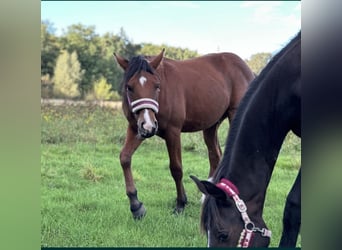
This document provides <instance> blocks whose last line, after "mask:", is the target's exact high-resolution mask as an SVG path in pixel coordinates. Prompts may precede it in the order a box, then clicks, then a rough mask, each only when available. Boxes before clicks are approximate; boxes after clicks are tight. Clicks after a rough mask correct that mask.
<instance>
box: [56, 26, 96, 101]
mask: <svg viewBox="0 0 342 250" xmlns="http://www.w3.org/2000/svg"><path fill="white" fill-rule="evenodd" d="M61 44H62V48H63V49H65V50H67V51H68V52H69V53H72V52H73V51H76V52H77V55H78V60H79V62H80V64H81V68H82V69H84V70H85V73H84V76H83V77H82V79H81V82H80V85H79V91H80V93H81V96H82V97H84V96H85V94H86V93H87V92H88V91H91V89H92V83H93V82H94V81H95V80H97V79H98V78H100V77H101V73H100V70H99V67H98V63H99V61H101V59H102V58H101V52H100V47H99V35H97V34H96V33H95V26H84V25H82V24H74V25H71V26H69V27H68V28H67V32H66V33H65V34H64V35H63V36H62V38H61Z"/></svg>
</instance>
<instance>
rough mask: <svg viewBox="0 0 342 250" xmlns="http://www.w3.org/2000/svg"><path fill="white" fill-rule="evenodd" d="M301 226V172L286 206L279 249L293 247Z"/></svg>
mask: <svg viewBox="0 0 342 250" xmlns="http://www.w3.org/2000/svg"><path fill="white" fill-rule="evenodd" d="M300 224H301V170H299V173H298V175H297V178H296V180H295V183H294V184H293V186H292V188H291V191H290V193H289V195H288V196H287V198H286V204H285V209H284V217H283V233H282V236H281V239H280V243H279V247H295V246H296V242H297V238H298V234H299V230H300Z"/></svg>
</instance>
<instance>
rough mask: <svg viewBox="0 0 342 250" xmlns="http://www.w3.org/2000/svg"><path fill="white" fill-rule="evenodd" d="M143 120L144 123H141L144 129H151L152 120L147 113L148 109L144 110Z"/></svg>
mask: <svg viewBox="0 0 342 250" xmlns="http://www.w3.org/2000/svg"><path fill="white" fill-rule="evenodd" d="M144 120H145V123H144V125H143V127H144V129H146V130H147V131H152V128H153V122H152V120H151V117H150V115H149V113H148V109H145V110H144Z"/></svg>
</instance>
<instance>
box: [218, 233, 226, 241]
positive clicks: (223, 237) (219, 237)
mask: <svg viewBox="0 0 342 250" xmlns="http://www.w3.org/2000/svg"><path fill="white" fill-rule="evenodd" d="M218 239H219V241H221V242H225V241H227V240H228V234H227V233H226V232H219V234H218Z"/></svg>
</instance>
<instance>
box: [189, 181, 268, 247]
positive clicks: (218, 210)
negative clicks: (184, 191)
mask: <svg viewBox="0 0 342 250" xmlns="http://www.w3.org/2000/svg"><path fill="white" fill-rule="evenodd" d="M191 178H192V179H193V180H194V181H195V183H196V184H197V187H198V188H199V189H200V191H201V192H203V194H205V196H206V197H205V199H204V202H203V206H202V214H201V227H202V230H203V231H204V232H205V233H206V234H207V239H208V247H234V248H235V247H243V248H244V247H267V246H268V245H269V243H270V237H271V231H269V230H268V229H267V228H266V225H265V222H264V221H263V219H262V217H261V216H256V214H254V213H253V210H254V209H253V207H249V208H248V211H247V206H246V204H245V203H244V201H243V200H241V199H240V197H239V195H238V194H239V191H238V189H237V188H236V186H235V185H234V184H232V183H231V182H229V181H228V180H224V179H222V180H221V182H219V183H218V184H214V183H212V182H209V181H200V180H199V179H197V178H196V177H194V176H191ZM251 211H252V212H251Z"/></svg>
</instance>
